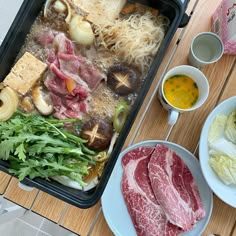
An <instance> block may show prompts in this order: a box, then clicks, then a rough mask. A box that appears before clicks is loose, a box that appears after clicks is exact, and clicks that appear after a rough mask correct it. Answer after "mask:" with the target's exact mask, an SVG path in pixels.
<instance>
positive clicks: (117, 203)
mask: <svg viewBox="0 0 236 236" xmlns="http://www.w3.org/2000/svg"><path fill="white" fill-rule="evenodd" d="M158 143H160V144H165V145H166V146H168V147H169V148H171V149H172V150H174V151H175V152H176V153H177V154H178V155H179V156H180V157H181V158H182V159H183V161H184V162H185V163H186V165H187V166H188V167H189V169H190V171H191V173H192V175H193V177H194V179H195V181H196V183H197V186H198V189H199V192H200V195H201V199H202V201H203V204H204V207H205V211H206V216H205V217H204V218H203V219H202V220H200V221H199V222H198V223H197V224H196V226H195V227H194V229H193V230H191V231H188V232H186V233H183V234H181V235H182V236H196V235H201V233H202V232H203V230H204V229H205V227H206V226H207V224H208V222H209V219H210V217H211V212H212V207H213V196H212V192H211V190H210V188H209V187H208V185H207V183H206V181H205V179H204V177H203V175H202V173H201V169H200V165H199V162H198V160H197V159H196V158H195V156H194V155H193V154H192V153H190V152H189V151H187V150H186V149H184V148H183V147H181V146H179V145H177V144H174V143H171V142H166V141H156V140H148V141H144V142H140V143H137V144H134V145H132V146H130V147H128V148H127V149H125V150H124V151H123V152H122V153H121V154H120V155H119V157H118V160H117V162H116V165H115V167H114V170H113V172H112V174H111V177H110V179H109V181H108V183H107V186H106V189H105V191H104V193H103V195H102V209H103V213H104V216H105V219H106V222H107V224H108V225H109V227H110V229H111V230H112V231H113V233H114V234H115V236H125V235H129V236H136V231H135V228H134V226H133V223H132V221H131V218H130V216H129V213H128V211H127V208H126V205H125V202H124V199H123V195H122V192H121V187H120V186H121V178H122V172H123V168H122V166H121V158H122V157H123V156H124V154H125V153H127V152H129V151H130V150H132V149H135V148H137V147H139V146H155V145H156V144H158Z"/></svg>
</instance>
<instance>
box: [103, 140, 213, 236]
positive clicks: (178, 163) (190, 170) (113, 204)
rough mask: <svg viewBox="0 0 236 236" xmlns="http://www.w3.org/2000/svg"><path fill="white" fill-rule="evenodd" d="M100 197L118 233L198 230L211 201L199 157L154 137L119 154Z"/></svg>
mask: <svg viewBox="0 0 236 236" xmlns="http://www.w3.org/2000/svg"><path fill="white" fill-rule="evenodd" d="M101 200H102V209H103V213H104V217H105V219H106V222H107V223H108V225H109V227H110V229H111V230H112V232H113V233H114V234H115V235H116V236H126V235H129V236H136V235H138V236H141V235H142V236H145V235H148V236H159V235H160V236H167V235H168V236H174V235H181V236H196V235H201V234H202V232H203V231H204V229H205V227H206V226H207V224H208V222H209V220H210V217H211V213H212V207H213V194H212V191H211V190H210V188H209V187H208V185H207V183H206V181H205V179H204V177H203V175H202V173H201V169H200V165H199V161H198V160H197V158H196V157H195V156H194V155H193V154H192V153H191V152H189V151H188V150H186V149H185V148H183V147H181V146H179V145H177V144H175V143H171V142H167V141H157V140H148V141H143V142H140V143H137V144H134V145H132V146H130V147H128V148H127V149H125V150H124V151H123V152H122V153H121V154H120V156H119V158H118V160H117V163H116V165H115V167H114V170H113V172H112V174H111V177H110V179H109V181H108V184H107V186H106V189H105V191H104V193H103V195H102V199H101Z"/></svg>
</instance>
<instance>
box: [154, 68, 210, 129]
mask: <svg viewBox="0 0 236 236" xmlns="http://www.w3.org/2000/svg"><path fill="white" fill-rule="evenodd" d="M174 75H185V76H188V77H190V78H192V79H193V80H194V81H195V83H196V84H197V87H198V90H199V96H198V99H197V101H196V102H195V104H194V105H193V106H192V107H190V108H187V109H181V108H178V107H175V106H173V105H172V104H171V103H170V102H169V101H168V100H167V98H166V97H165V93H164V83H165V81H166V80H167V79H168V78H170V77H171V76H174ZM208 94H209V83H208V80H207V78H206V76H205V75H204V74H203V73H202V72H201V71H200V70H199V69H197V68H195V67H193V66H189V65H181V66H177V67H174V68H172V69H171V70H169V71H168V72H167V73H166V74H165V76H164V77H163V79H162V81H161V83H160V86H159V89H158V97H159V100H160V102H161V104H162V106H163V107H164V109H166V110H167V111H168V124H169V125H174V124H175V123H176V121H177V119H178V116H179V113H183V112H188V111H193V110H195V109H197V108H199V107H200V106H202V104H203V103H204V102H205V101H206V99H207V97H208Z"/></svg>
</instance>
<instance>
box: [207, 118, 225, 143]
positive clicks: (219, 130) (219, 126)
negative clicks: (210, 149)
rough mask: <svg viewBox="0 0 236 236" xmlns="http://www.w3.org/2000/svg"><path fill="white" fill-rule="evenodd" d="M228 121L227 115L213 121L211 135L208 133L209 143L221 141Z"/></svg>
mask: <svg viewBox="0 0 236 236" xmlns="http://www.w3.org/2000/svg"><path fill="white" fill-rule="evenodd" d="M226 121H227V116H225V115H218V116H216V117H215V119H214V120H213V122H212V124H211V126H210V129H209V133H208V142H209V143H212V142H214V141H216V140H217V139H219V138H220V137H221V136H223V134H224V130H225V124H226Z"/></svg>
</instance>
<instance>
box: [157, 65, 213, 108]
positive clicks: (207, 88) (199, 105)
mask: <svg viewBox="0 0 236 236" xmlns="http://www.w3.org/2000/svg"><path fill="white" fill-rule="evenodd" d="M177 68H191V70H195V71H197V72H198V73H200V74H201V75H202V76H203V77H204V78H205V82H206V85H207V86H206V90H207V91H206V94H207V95H206V96H205V98H204V99H203V101H202V103H200V104H198V105H197V106H192V107H190V108H186V109H183V108H178V107H176V106H174V105H172V104H171V103H170V102H169V101H168V99H167V98H166V96H165V94H164V88H163V86H164V81H165V80H166V79H168V78H169V76H167V75H168V73H171V72H172V71H173V70H175V69H177ZM183 75H186V74H185V73H183ZM194 81H195V80H194ZM160 90H161V91H160V93H161V94H160V95H161V96H162V98H163V99H164V100H165V102H166V103H167V105H169V106H170V110H176V111H178V112H187V111H193V110H195V109H197V108H199V107H201V106H202V105H203V104H204V102H205V101H206V99H207V97H208V95H209V90H210V86H209V82H208V79H207V77H206V76H205V75H204V73H203V72H202V71H201V70H199V69H198V68H196V67H194V66H190V65H180V66H175V67H173V68H171V69H170V70H169V71H167V72H166V73H165V75H164V77H163V78H162V81H161V86H160Z"/></svg>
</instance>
